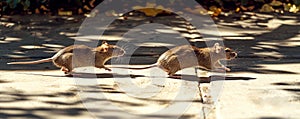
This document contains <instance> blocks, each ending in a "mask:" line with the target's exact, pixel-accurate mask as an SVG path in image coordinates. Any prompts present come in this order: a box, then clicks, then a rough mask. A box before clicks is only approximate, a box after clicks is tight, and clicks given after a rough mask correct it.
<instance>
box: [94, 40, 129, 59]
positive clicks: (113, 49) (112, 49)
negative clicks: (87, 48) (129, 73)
mask: <svg viewBox="0 0 300 119" xmlns="http://www.w3.org/2000/svg"><path fill="white" fill-rule="evenodd" d="M97 51H98V52H101V53H105V54H107V55H110V56H111V57H119V56H123V55H124V54H125V51H124V49H122V48H120V47H118V46H116V45H110V44H108V43H107V42H106V41H103V42H102V45H101V46H100V47H98V48H97Z"/></svg>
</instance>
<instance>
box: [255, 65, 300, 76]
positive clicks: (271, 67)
mask: <svg viewBox="0 0 300 119" xmlns="http://www.w3.org/2000/svg"><path fill="white" fill-rule="evenodd" d="M258 66H261V68H260V69H264V70H270V71H278V73H280V72H282V73H288V72H290V74H299V73H300V71H297V70H294V69H299V68H300V65H299V64H297V63H288V64H286V63H285V64H261V65H258Z"/></svg>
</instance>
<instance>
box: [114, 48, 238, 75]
mask: <svg viewBox="0 0 300 119" xmlns="http://www.w3.org/2000/svg"><path fill="white" fill-rule="evenodd" d="M236 56H237V53H236V52H234V51H232V50H231V49H230V48H226V47H222V46H220V45H219V43H215V44H214V46H213V47H207V48H198V47H195V46H190V45H183V46H177V47H174V48H172V49H170V50H168V51H166V52H164V53H163V54H162V55H161V56H160V57H159V58H158V60H157V62H156V63H155V64H152V65H149V66H147V67H140V68H127V69H148V68H151V67H159V68H161V69H163V70H164V71H165V72H167V73H168V75H169V76H173V75H174V74H175V73H176V72H177V71H179V70H181V69H184V68H188V67H195V66H198V67H201V68H204V69H208V70H213V71H214V70H218V69H221V70H226V71H230V69H229V68H227V67H225V66H224V65H222V64H221V63H220V60H231V59H234V58H235V57H236ZM195 57H196V58H197V59H196V60H197V61H193V59H195ZM115 68H124V67H115Z"/></svg>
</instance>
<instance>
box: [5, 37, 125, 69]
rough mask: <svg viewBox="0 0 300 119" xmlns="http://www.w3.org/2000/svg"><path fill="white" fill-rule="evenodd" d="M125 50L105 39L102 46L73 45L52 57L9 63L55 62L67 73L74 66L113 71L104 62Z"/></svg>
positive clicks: (120, 54) (122, 53)
mask: <svg viewBox="0 0 300 119" xmlns="http://www.w3.org/2000/svg"><path fill="white" fill-rule="evenodd" d="M124 53H125V51H124V50H123V49H122V48H120V47H118V46H115V45H109V44H108V43H107V42H105V41H103V42H102V45H101V46H98V47H96V48H91V47H88V46H85V45H71V46H68V47H66V48H64V49H62V50H60V51H58V52H57V53H56V54H55V55H54V56H52V57H51V58H46V59H41V60H36V61H28V62H10V63H7V64H38V63H44V62H51V61H52V62H53V64H54V65H55V66H57V67H60V68H61V70H62V71H63V72H64V73H65V74H70V73H71V72H72V71H73V69H74V68H77V67H85V66H95V67H97V68H104V69H106V70H109V71H111V69H109V68H107V67H105V66H104V63H105V62H106V61H107V60H109V59H111V58H113V57H119V56H122V55H124Z"/></svg>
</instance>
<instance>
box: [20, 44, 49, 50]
mask: <svg viewBox="0 0 300 119" xmlns="http://www.w3.org/2000/svg"><path fill="white" fill-rule="evenodd" d="M20 47H21V48H24V49H42V48H46V47H44V46H39V45H23V46H20Z"/></svg>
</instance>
